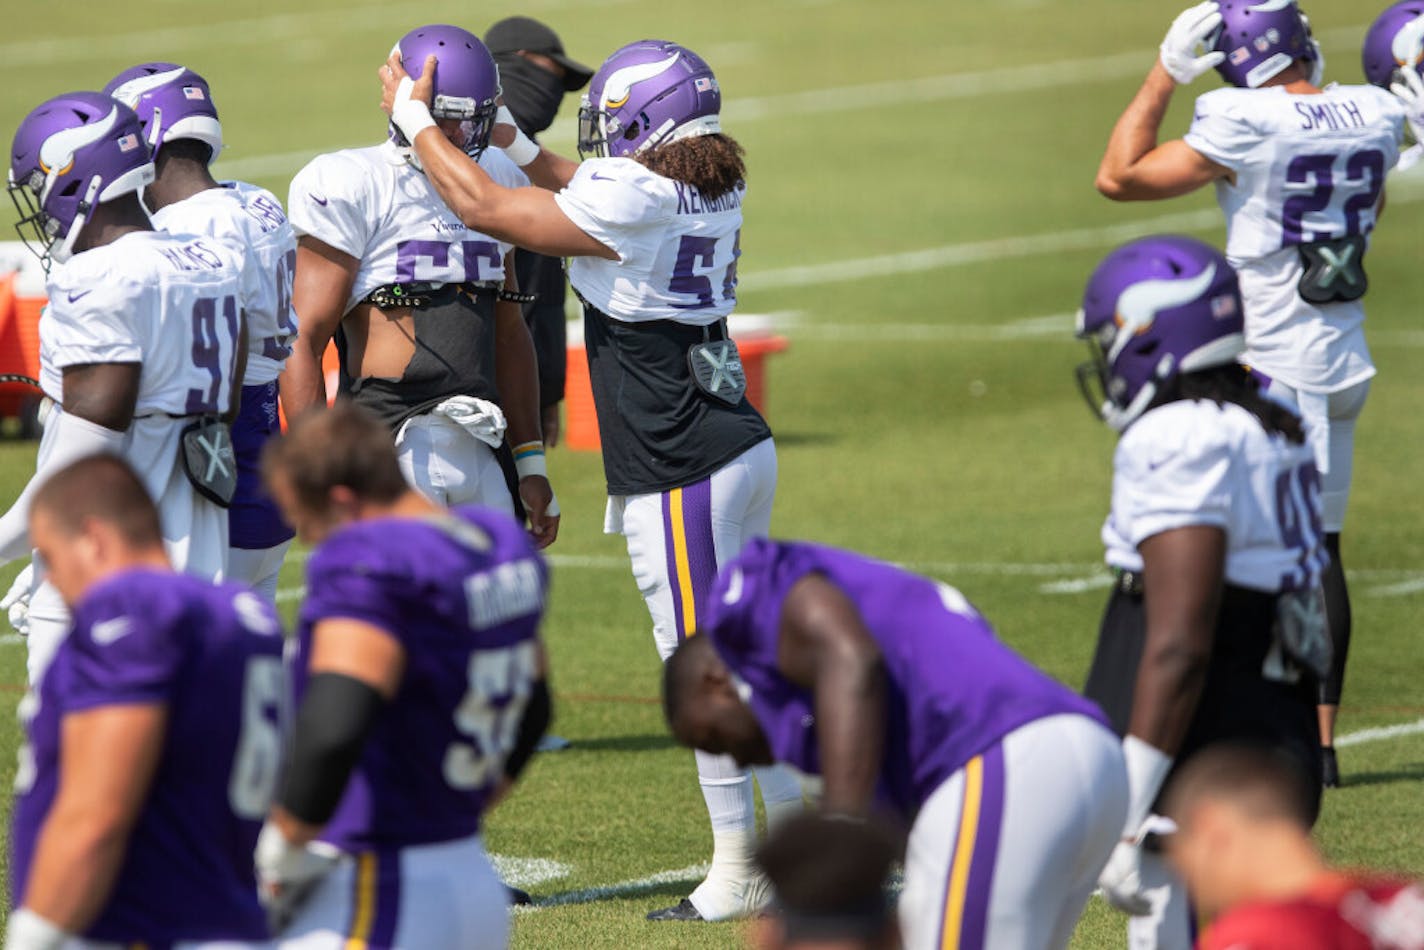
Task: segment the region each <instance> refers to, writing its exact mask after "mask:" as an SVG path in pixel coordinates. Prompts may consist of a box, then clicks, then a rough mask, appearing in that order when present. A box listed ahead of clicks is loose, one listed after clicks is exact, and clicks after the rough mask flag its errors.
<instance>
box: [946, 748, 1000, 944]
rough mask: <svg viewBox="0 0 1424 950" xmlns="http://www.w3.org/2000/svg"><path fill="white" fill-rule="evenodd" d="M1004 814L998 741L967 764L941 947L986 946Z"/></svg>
mask: <svg viewBox="0 0 1424 950" xmlns="http://www.w3.org/2000/svg"><path fill="white" fill-rule="evenodd" d="M1003 819H1004V750H1003V747H1002V746H998V745H996V746H994V747H993V748H992V749H989V750H988V751H987V752H984V753H983V754H981V755H977V756H975V757H974V758H972V759H970V760H969V762H968V763H966V764H965V766H964V795H963V798H962V801H961V803H960V808H959V828H958V833H957V834H956V836H955V839H954V840H955V843H954V855H953V856H952V858H951V859H950V863H949V880H948V882H947V883H946V886H945V895H944V910H943V914H942V918H941V922H940V948H941V950H982V948H983V947H984V937H985V934H986V932H987V930H988V922H989V898H990V892H991V891H992V890H993V886H994V863H995V858H996V856H997V854H998V850H999V828H1000V826H1001V825H1002V823H1003Z"/></svg>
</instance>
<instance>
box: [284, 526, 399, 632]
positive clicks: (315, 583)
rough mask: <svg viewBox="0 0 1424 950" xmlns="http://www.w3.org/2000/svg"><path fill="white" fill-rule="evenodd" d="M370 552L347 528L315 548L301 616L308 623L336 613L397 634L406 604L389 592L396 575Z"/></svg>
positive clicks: (396, 586) (393, 590) (392, 590)
mask: <svg viewBox="0 0 1424 950" xmlns="http://www.w3.org/2000/svg"><path fill="white" fill-rule="evenodd" d="M371 551H372V549H371V548H370V547H369V546H367V545H363V544H360V543H359V535H354V534H351V533H348V534H347V535H345V536H342V537H338V538H336V539H335V540H334V541H333V542H332V543H330V544H328V545H326V546H324V547H322V548H319V549H318V550H317V552H316V553H315V554H314V555H312V559H311V562H310V563H309V565H308V567H307V599H306V601H305V602H304V603H303V604H302V618H303V619H304V620H306V621H307V622H309V623H311V624H316V623H318V622H320V621H322V620H330V619H333V618H337V617H344V618H347V619H350V620H360V621H362V622H364V623H368V624H370V625H371V626H373V627H378V628H380V629H381V630H384V631H386V632H387V633H389V634H390V635H391V636H393V637H395V638H397V639H403V637H402V634H401V631H402V630H403V629H404V627H405V621H406V620H407V619H409V618H408V617H407V616H406V615H405V610H404V607H405V606H406V605H405V604H404V600H403V598H401V597H399V596H393V594H394V593H396V592H399V591H400V589H401V584H400V583H399V581H400V580H401V578H399V577H397V576H393V575H392V573H391V571H390V570H389V568H388V566H387V565H386V563H385V562H384V561H383V560H382V559H381V558H379V557H376V556H373V554H372V553H371Z"/></svg>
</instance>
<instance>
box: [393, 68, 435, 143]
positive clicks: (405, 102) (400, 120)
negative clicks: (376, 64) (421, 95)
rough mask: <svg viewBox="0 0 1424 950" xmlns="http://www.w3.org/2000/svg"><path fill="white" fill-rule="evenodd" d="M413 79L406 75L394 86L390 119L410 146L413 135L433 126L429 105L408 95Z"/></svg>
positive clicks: (412, 141)
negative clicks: (393, 101) (394, 94)
mask: <svg viewBox="0 0 1424 950" xmlns="http://www.w3.org/2000/svg"><path fill="white" fill-rule="evenodd" d="M413 88H415V81H414V80H412V79H411V78H410V77H409V76H406V77H405V78H404V79H402V80H401V81H400V85H399V86H397V87H396V98H395V103H394V104H393V105H392V106H391V121H392V122H394V123H395V124H396V128H398V129H400V130H401V134H402V135H404V136H405V140H406V141H407V142H409V143H410V144H411V145H412V146H414V145H415V137H416V136H417V135H419V134H420V133H421V132H424V131H425V130H426V129H429V128H433V127H434V125H435V119H434V118H432V117H431V115H430V107H429V106H428V105H426V104H425V103H424V102H421V101H420V100H418V99H412V98H411V97H410V92H411V90H412V89H413Z"/></svg>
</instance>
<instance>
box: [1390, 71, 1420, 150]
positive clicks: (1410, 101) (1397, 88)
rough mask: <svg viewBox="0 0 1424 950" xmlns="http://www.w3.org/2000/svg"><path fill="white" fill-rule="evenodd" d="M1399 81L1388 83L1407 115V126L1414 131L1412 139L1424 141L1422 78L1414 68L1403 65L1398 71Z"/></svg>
mask: <svg viewBox="0 0 1424 950" xmlns="http://www.w3.org/2000/svg"><path fill="white" fill-rule="evenodd" d="M1398 75H1399V81H1398V82H1392V83H1390V84H1389V91H1390V92H1392V93H1394V95H1395V98H1397V99H1398V100H1399V101H1400V102H1401V103H1403V104H1404V111H1405V112H1406V113H1407V114H1408V117H1409V128H1410V129H1411V130H1412V131H1413V132H1414V141H1416V142H1424V79H1420V78H1419V73H1418V72H1416V71H1415V70H1414V69H1412V68H1409V67H1405V68H1404V69H1401V70H1399V71H1398Z"/></svg>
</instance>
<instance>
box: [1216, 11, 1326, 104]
mask: <svg viewBox="0 0 1424 950" xmlns="http://www.w3.org/2000/svg"><path fill="white" fill-rule="evenodd" d="M1218 6H1219V8H1220V10H1221V26H1220V27H1219V28H1218V29H1217V32H1216V35H1215V36H1214V37H1212V38H1211V39H1210V40H1209V41H1208V43H1209V45H1210V47H1211V48H1212V49H1213V50H1219V51H1220V52H1222V53H1224V54H1225V55H1226V58H1225V59H1223V60H1222V61H1221V62H1220V63H1219V64H1218V65H1217V67H1216V71H1217V72H1218V73H1220V74H1221V78H1222V79H1225V80H1226V81H1227V82H1229V83H1230V84H1231V85H1233V86H1243V87H1246V88H1248V89H1255V88H1257V87H1259V86H1260V85H1262V84H1263V83H1265V82H1266V80H1268V79H1270V78H1271V77H1272V76H1275V75H1277V74H1279V73H1281V72H1283V71H1284V70H1286V69H1288V68H1290V65H1291V64H1292V63H1294V62H1295V61H1296V60H1298V59H1303V60H1305V61H1306V62H1308V63H1309V64H1310V66H1311V73H1312V75H1311V78H1312V80H1314V81H1315V82H1316V85H1319V79H1320V76H1319V73H1320V72H1322V70H1319V69H1316V68H1315V67H1316V65H1317V64H1321V63H1323V60H1322V59H1321V55H1320V46H1319V45H1318V44H1317V43H1316V42H1315V40H1314V38H1312V37H1311V35H1310V21H1309V20H1307V19H1306V18H1305V14H1303V13H1301V12H1300V8H1299V7H1297V6H1296V4H1295V0H1254V2H1252V0H1219V2H1218Z"/></svg>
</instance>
